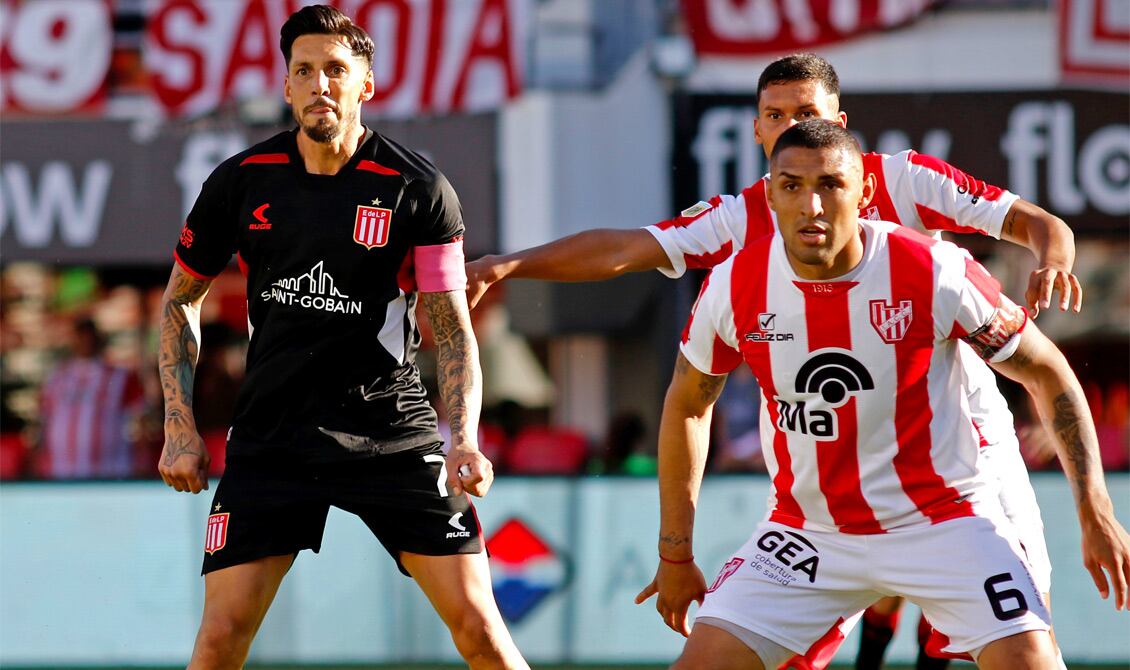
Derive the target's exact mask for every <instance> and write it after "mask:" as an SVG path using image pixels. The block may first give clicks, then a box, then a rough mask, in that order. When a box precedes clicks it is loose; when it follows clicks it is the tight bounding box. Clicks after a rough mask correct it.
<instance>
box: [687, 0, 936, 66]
mask: <svg viewBox="0 0 1130 670" xmlns="http://www.w3.org/2000/svg"><path fill="white" fill-rule="evenodd" d="M934 4H935V0H683V14H684V15H685V17H686V21H687V31H688V32H689V33H690V35H691V38H692V39H693V40H694V46H695V51H697V52H698V54H699V55H700V56H749V55H753V54H762V53H769V52H788V51H795V50H798V49H809V48H811V47H814V46H816V45H820V44H829V43H833V42H839V41H842V40H846V39H850V38H852V37H856V36H858V35H861V34H863V33H867V32H870V31H873V30H883V29H888V28H893V27H895V26H900V25H903V24H906V23H910V22H912V21H914V20H915V19H917V18H918V17H919V16H921V15H922V14H923V13H924V12H925V11H926V10H927V9H929V8H930V7H931V6H933V5H934Z"/></svg>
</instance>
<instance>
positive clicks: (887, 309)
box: [870, 300, 914, 344]
mask: <svg viewBox="0 0 1130 670" xmlns="http://www.w3.org/2000/svg"><path fill="white" fill-rule="evenodd" d="M870 304H871V326H872V327H873V328H875V332H876V333H879V337H881V338H883V341H884V342H886V343H887V344H894V343H895V342H898V341H900V340H902V338H904V337H906V331H908V330H910V322H911V321H912V320H913V319H914V305H913V303H912V302H911V301H910V300H900V301H899V304H898V306H897V307H896V306H894V305H891V304H888V303H887V302H886V301H884V300H872V301H871V303H870Z"/></svg>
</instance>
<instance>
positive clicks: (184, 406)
mask: <svg viewBox="0 0 1130 670" xmlns="http://www.w3.org/2000/svg"><path fill="white" fill-rule="evenodd" d="M211 285H212V281H211V280H210V279H196V278H195V277H193V276H192V275H190V274H188V273H187V272H185V271H184V270H183V269H182V268H181V267H180V266H179V265H174V266H173V274H172V276H170V277H169V284H168V286H166V287H165V295H164V296H163V297H162V299H161V343H160V351H159V352H158V362H159V365H160V374H161V392H162V393H163V394H164V397H165V446H164V449H162V451H161V462H160V463H159V464H158V466H157V470H158V471H159V472H160V473H161V478H162V479H164V480H165V483H166V484H168V485H169V486H171V487H173V488H174V489H176V490H177V491H191V492H192V493H199V492H200V491H202V490H205V489H207V488H208V462H209V461H210V460H211V459H210V458H209V456H208V450H207V449H205V448H204V440H203V439H201V437H200V434H199V433H198V432H197V430H196V420H195V418H194V417H193V415H192V382H193V378H194V374H195V370H196V361H197V358H198V356H199V354H200V305H201V303H203V302H204V296H205V295H207V294H208V288H209V287H210V286H211Z"/></svg>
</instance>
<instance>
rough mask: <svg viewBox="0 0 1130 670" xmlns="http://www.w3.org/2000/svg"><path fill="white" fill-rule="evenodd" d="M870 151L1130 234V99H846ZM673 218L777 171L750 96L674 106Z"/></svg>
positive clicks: (980, 95) (686, 99) (690, 98)
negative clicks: (943, 165)
mask: <svg viewBox="0 0 1130 670" xmlns="http://www.w3.org/2000/svg"><path fill="white" fill-rule="evenodd" d="M840 106H841V109H842V110H843V111H845V112H846V113H847V116H848V128H849V129H851V130H852V131H854V132H855V133H856V134H857V136H858V137H859V138H860V140H861V142H862V144H863V147H864V150H867V151H880V152H885V153H895V152H898V151H902V150H904V149H915V150H916V151H919V152H921V153H925V154H930V155H933V156H936V157H938V158H941V159H943V160H945V161H947V162H949V163H951V164H953V165H955V166H957V167H959V168H961V169H963V170H966V171H967V172H969V173H971V174H973V175H974V176H976V177H978V178H979V179H983V180H985V181H988V182H989V183H992V184H994V185H997V186H1001V187H1005V188H1008V189H1009V190H1011V191H1013V192H1015V193H1017V194H1019V195H1020V196H1021V197H1023V198H1025V199H1027V200H1030V201H1032V202H1035V203H1036V204H1038V205H1040V206H1041V207H1044V208H1045V209H1047V210H1049V211H1051V212H1053V213H1055V214H1057V215H1058V216H1060V217H1062V218H1063V219H1064V220H1065V221H1067V222H1068V224H1070V225H1071V227H1072V228H1073V229H1074V230H1075V231H1076V232H1085V233H1095V234H1103V235H1112V236H1113V235H1119V236H1125V235H1127V233H1128V232H1130V226H1128V221H1130V219H1128V218H1127V217H1128V216H1130V115H1128V114H1127V110H1128V109H1130V95H1127V94H1126V93H1113V92H1112V93H1104V92H1094V91H1067V90H1052V91H1021V92H1011V91H1010V92H983V91H979V92H976V93H882V94H860V93H853V94H844V96H843V97H842V99H841V105H840ZM673 108H674V114H675V124H674V126H675V142H674V157H673V161H672V162H673V164H674V165H673V166H674V168H675V169H674V171H673V174H675V175H678V178H677V179H676V180H675V181H674V183H673V185H672V191H673V197H674V202H673V203H672V207H671V209H672V211H673V212H674V211H679V210H681V209H682V208H684V207H688V206H690V205H692V204H694V203H695V202H698V201H699V200H706V199H709V198H710V197H712V196H714V195H717V194H719V193H738V192H739V191H740V190H741V189H743V188H745V187H746V186H748V185H749V184H752V183H753V182H754V181H755V180H757V179H758V178H760V177H761V176H762V175H763V174H765V172H766V171H767V169H768V168H767V164H766V160H765V155H764V151H763V150H762V148H761V146H759V145H758V144H757V143H756V142H755V140H754V133H753V121H754V118H755V117H756V112H757V110H756V106H755V102H754V100H753V96H752V95H684V96H676V98H675V99H674V105H673Z"/></svg>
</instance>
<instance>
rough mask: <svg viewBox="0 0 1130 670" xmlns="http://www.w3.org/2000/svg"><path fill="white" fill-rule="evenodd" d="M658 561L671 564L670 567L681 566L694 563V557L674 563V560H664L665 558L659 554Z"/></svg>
mask: <svg viewBox="0 0 1130 670" xmlns="http://www.w3.org/2000/svg"><path fill="white" fill-rule="evenodd" d="M659 560H661V561H663V562H664V563H671V564H672V565H683V564H686V563H692V562H694V556H693V555H692V556H691V557H690V558H686V559H683V560H681V561H676V560H672V559H670V558H666V557H664V556H663V554H660V555H659Z"/></svg>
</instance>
